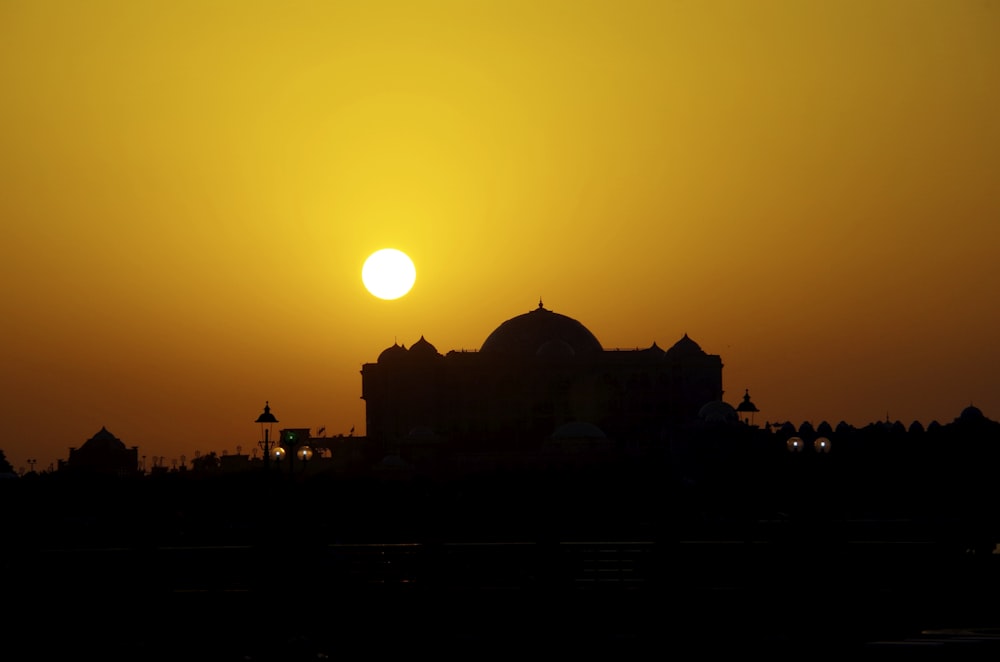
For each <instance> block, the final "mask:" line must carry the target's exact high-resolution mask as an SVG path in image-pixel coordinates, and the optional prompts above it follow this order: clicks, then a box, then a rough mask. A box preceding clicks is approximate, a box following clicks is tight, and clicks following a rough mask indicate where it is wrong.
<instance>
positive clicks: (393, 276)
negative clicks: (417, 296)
mask: <svg viewBox="0 0 1000 662" xmlns="http://www.w3.org/2000/svg"><path fill="white" fill-rule="evenodd" d="M416 279H417V270H416V268H415V267H414V266H413V260H411V259H410V257H409V256H408V255H407V254H406V253H404V252H402V251H399V250H396V249H395V248H383V249H382V250H379V251H375V252H374V253H372V254H371V255H369V256H368V259H367V260H365V265H364V267H362V268H361V280H362V282H364V284H365V287H366V288H367V289H368V291H369V292H371V293H372V294H373V295H375V296H376V297H378V298H379V299H398V298H399V297H401V296H403V295H405V294H406V293H407V292H409V291H410V289H411V288H413V283H414V282H415V281H416Z"/></svg>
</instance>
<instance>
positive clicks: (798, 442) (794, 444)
mask: <svg viewBox="0 0 1000 662" xmlns="http://www.w3.org/2000/svg"><path fill="white" fill-rule="evenodd" d="M787 443H788V450H789V451H790V452H792V453H801V452H802V448H803V447H804V446H805V442H803V441H802V437H790V438H789V439H788V442H787Z"/></svg>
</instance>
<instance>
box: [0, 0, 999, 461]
mask: <svg viewBox="0 0 1000 662" xmlns="http://www.w3.org/2000/svg"><path fill="white" fill-rule="evenodd" d="M0 90H2V94H3V96H2V99H3V100H2V102H0V127H2V130H0V219H2V223H3V225H2V227H3V242H2V244H0V246H2V255H0V258H2V259H0V275H2V277H3V283H4V295H5V296H4V299H5V306H4V308H3V313H4V315H3V343H2V346H0V358H2V373H0V378H2V380H3V382H2V384H3V386H2V389H3V390H2V403H3V410H2V411H3V418H4V421H5V428H6V430H5V434H4V441H3V442H2V443H0V448H2V449H3V450H4V451H5V452H6V454H7V457H8V459H9V460H10V461H11V462H12V463H13V464H14V466H15V468H18V467H23V466H25V463H26V461H27V459H28V458H33V459H37V460H38V468H44V467H45V466H47V465H48V464H49V463H54V462H55V461H56V460H58V459H60V458H62V459H65V458H67V457H68V449H69V448H70V447H71V446H79V445H81V444H82V443H83V442H84V441H85V440H86V439H88V438H89V437H90V436H92V435H93V434H94V433H95V432H97V430H98V429H100V427H101V426H106V427H107V428H108V429H109V430H110V431H111V432H113V433H114V434H116V435H117V436H118V437H119V438H121V439H122V440H123V441H124V442H125V443H126V444H128V445H130V446H131V445H137V446H139V447H140V453H141V454H143V455H147V456H149V457H164V458H165V462H166V463H170V462H172V461H173V460H179V459H180V457H181V456H182V455H184V456H185V457H186V458H187V459H190V458H191V457H193V456H194V454H195V453H196V452H202V453H205V452H209V451H216V452H218V453H222V452H223V451H225V452H229V453H233V452H236V451H237V449H238V447H239V448H241V449H242V451H243V452H249V450H250V449H251V448H254V447H255V446H256V442H257V433H258V430H257V428H256V426H255V425H254V424H253V420H254V419H255V418H256V416H257V415H258V414H259V413H260V410H261V408H262V407H263V404H264V401H265V400H269V401H270V402H271V406H272V409H273V411H274V413H275V414H276V415H277V417H278V418H279V420H280V421H281V424H282V425H288V426H290V427H311V428H313V429H316V428H319V427H326V429H327V433H328V434H336V433H339V432H343V433H346V432H347V431H348V430H350V428H351V427H352V426H354V427H356V431H357V434H363V433H364V403H363V401H362V400H361V399H360V395H361V377H360V369H361V365H362V364H363V363H365V362H368V361H373V360H375V358H376V357H377V356H378V353H379V352H380V351H381V350H382V349H384V348H385V347H387V346H389V345H391V344H393V342H395V341H398V342H400V343H405V344H406V345H410V344H412V343H413V342H414V341H416V340H417V339H419V338H420V336H421V335H423V336H425V337H426V338H427V340H429V341H430V342H431V343H433V344H434V345H435V346H436V347H437V348H438V349H439V350H440V351H442V352H446V351H448V350H450V349H463V348H464V349H477V348H478V347H479V346H480V345H481V344H482V342H483V340H485V338H486V337H487V336H488V335H489V333H490V332H491V331H492V330H493V329H494V328H495V327H496V326H498V325H499V324H500V323H501V322H503V321H504V320H506V319H508V318H510V317H513V316H515V315H519V314H521V313H523V312H527V311H528V310H530V309H532V308H533V307H535V305H536V304H537V302H538V299H539V297H541V298H542V299H543V300H544V302H545V305H546V307H547V308H549V309H551V310H554V311H556V312H559V313H562V314H565V315H569V316H570V317H574V318H576V319H578V320H579V321H581V322H582V323H583V324H584V325H586V326H587V327H588V328H589V329H590V330H591V331H592V332H593V333H594V334H595V335H596V336H597V338H598V339H599V340H600V341H601V343H602V344H603V345H604V346H605V347H606V348H613V347H626V348H632V347H638V346H641V347H646V346H649V345H650V344H651V343H652V342H654V341H655V342H657V343H658V344H659V345H660V346H661V347H667V346H669V345H670V344H672V343H673V342H675V341H676V340H677V339H678V338H680V337H681V336H682V335H683V334H684V333H687V334H689V335H690V336H691V337H692V338H693V339H695V340H696V341H697V342H698V343H699V344H701V346H702V347H703V348H704V349H705V350H706V351H708V352H710V353H717V354H720V355H721V356H722V359H723V362H724V364H725V368H724V370H723V383H724V387H725V389H726V397H727V399H728V400H730V401H731V402H732V403H734V404H735V403H736V402H738V400H739V398H740V396H742V394H743V389H744V388H750V390H751V393H752V394H753V396H754V400H755V401H756V402H757V404H758V406H759V407H760V409H761V414H760V415H759V416H760V418H761V419H763V420H772V421H777V420H781V421H783V420H792V421H793V422H795V423H796V424H797V423H799V422H801V421H804V420H809V421H811V422H813V423H818V422H820V421H822V420H827V421H829V422H830V423H831V424H836V423H837V422H839V421H840V420H846V421H847V422H849V423H852V424H855V425H864V424H866V423H869V422H872V421H874V420H881V419H884V418H885V417H886V416H887V415H888V416H889V417H891V418H892V419H893V420H902V421H903V422H905V423H907V424H908V423H909V422H911V421H913V420H920V421H922V422H924V423H925V424H926V423H928V422H930V421H932V420H938V421H940V422H948V421H950V420H951V419H952V418H954V417H955V416H957V414H958V413H959V412H960V411H961V409H962V408H963V407H965V406H966V405H968V404H970V403H974V404H976V405H977V406H979V407H980V408H981V409H983V411H984V413H985V414H986V415H987V416H989V417H991V418H994V419H998V418H1000V377H998V370H997V368H998V366H1000V349H998V343H997V338H1000V312H998V307H997V303H996V301H997V292H998V291H1000V260H998V259H997V249H998V247H1000V2H996V1H993V0H938V1H931V0H925V1H921V0H899V1H888V0H886V1H881V0H857V1H854V0H840V1H838V2H800V1H797V0H796V1H787V2H786V1H781V0H754V1H750V0H746V1H743V2H735V1H734V2H722V1H719V2H714V1H711V0H709V1H704V0H701V1H698V2H690V1H679V0H678V1H672V0H661V1H659V2H630V1H621V0H617V1H614V2H611V1H608V2H583V1H579V0H578V1H575V2H568V1H567V2H561V1H560V2H556V1H552V2H544V1H543V2H538V1H537V0H536V1H533V2H517V1H513V0H505V1H502V2H486V1H476V0H464V1H460V2H420V1H413V0H409V1H399V2H253V1H250V0H242V1H234V2H221V1H216V2H213V1H211V0H208V1H206V0H198V1H192V2H188V1H184V0H181V1H178V0H173V1H171V2H152V1H145V0H129V1H124V0H122V1H120V2H110V1H104V2H102V1H99V0H98V1H93V2H74V1H68V0H67V1H65V2H59V1H52V2H46V1H44V0H41V1H40V0H31V1H24V2H21V1H17V0H0ZM385 246H393V247H396V248H399V249H402V250H404V251H406V252H407V253H409V254H410V255H411V257H412V258H413V260H414V262H415V263H416V266H417V271H418V277H417V283H416V286H415V287H414V289H413V290H412V292H411V293H410V294H409V295H407V296H406V297H405V298H403V299H400V300H397V301H382V300H379V299H376V298H374V297H372V296H371V295H370V294H368V293H367V292H366V291H365V290H364V288H363V286H362V283H361V278H360V272H361V266H362V263H363V261H364V259H365V257H367V255H368V254H369V253H371V252H372V251H374V250H376V249H378V248H382V247H385Z"/></svg>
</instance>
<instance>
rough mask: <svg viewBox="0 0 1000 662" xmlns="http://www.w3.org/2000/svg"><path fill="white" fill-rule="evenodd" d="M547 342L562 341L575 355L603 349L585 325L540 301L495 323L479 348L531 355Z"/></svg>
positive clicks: (483, 350)
mask: <svg viewBox="0 0 1000 662" xmlns="http://www.w3.org/2000/svg"><path fill="white" fill-rule="evenodd" d="M551 341H562V343H564V344H565V345H566V346H568V349H570V350H572V352H573V353H574V354H575V355H576V356H584V355H587V354H593V353H597V352H602V351H604V350H603V348H602V347H601V343H600V342H598V340H597V338H596V337H595V336H594V334H593V333H591V332H590V331H589V330H588V329H587V327H585V326H584V325H583V324H580V323H579V322H578V321H576V320H575V319H573V318H572V317H567V316H565V315H560V314H559V313H554V312H552V311H551V310H548V309H546V308H545V307H544V306H543V305H542V302H541V301H539V302H538V308H536V309H534V310H532V311H531V312H527V313H524V314H523V315H518V316H517V317H513V318H511V319H509V320H507V321H506V322H504V323H503V324H501V325H500V326H498V327H497V328H496V329H495V330H494V331H493V333H491V334H490V335H489V336H488V337H487V338H486V340H485V342H483V346H482V347H481V348H480V350H479V351H480V352H482V353H486V354H505V355H514V356H523V357H531V356H535V355H536V353H538V352H539V350H541V349H542V348H543V346H544V345H545V344H546V343H549V342H551ZM565 350H566V347H562V350H561V351H562V353H565ZM544 351H548V350H544Z"/></svg>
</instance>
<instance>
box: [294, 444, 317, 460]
mask: <svg viewBox="0 0 1000 662" xmlns="http://www.w3.org/2000/svg"><path fill="white" fill-rule="evenodd" d="M295 455H296V457H298V458H299V459H300V460H302V461H303V462H308V461H309V460H311V459H312V456H313V451H312V449H311V448H309V447H308V446H302V447H301V448H299V449H298V450H297V451H295Z"/></svg>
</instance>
